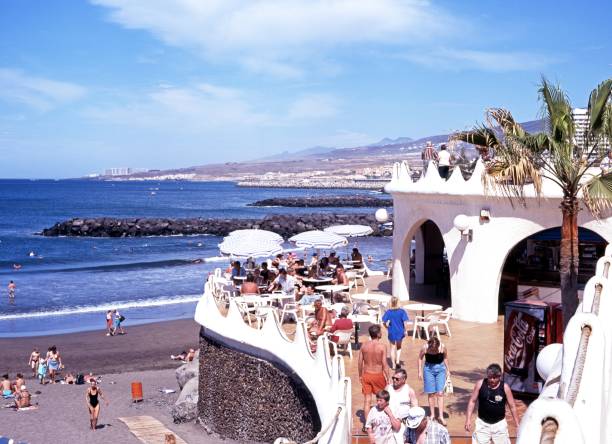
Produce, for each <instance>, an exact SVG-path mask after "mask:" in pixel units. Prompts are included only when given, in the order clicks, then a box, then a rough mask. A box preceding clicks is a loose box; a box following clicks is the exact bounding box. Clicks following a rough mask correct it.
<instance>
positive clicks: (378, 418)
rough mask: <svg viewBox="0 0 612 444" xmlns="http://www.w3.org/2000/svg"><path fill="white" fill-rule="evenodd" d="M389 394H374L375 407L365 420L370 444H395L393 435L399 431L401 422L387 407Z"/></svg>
mask: <svg viewBox="0 0 612 444" xmlns="http://www.w3.org/2000/svg"><path fill="white" fill-rule="evenodd" d="M389 399H390V396H389V392H388V391H386V390H380V391H379V392H377V393H376V405H375V406H374V407H372V408H371V409H370V411H369V413H368V418H367V419H366V425H365V429H366V432H367V433H368V438H369V439H370V443H371V444H390V443H394V442H397V441H396V440H395V436H394V433H395V432H397V431H399V429H400V427H401V425H402V424H401V422H400V420H399V419H397V418H396V417H395V416H394V415H393V412H392V411H391V407H390V406H389Z"/></svg>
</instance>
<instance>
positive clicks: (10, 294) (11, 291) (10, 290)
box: [7, 281, 17, 303]
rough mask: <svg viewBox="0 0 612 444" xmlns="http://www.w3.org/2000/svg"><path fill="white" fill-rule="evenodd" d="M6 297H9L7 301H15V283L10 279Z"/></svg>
mask: <svg viewBox="0 0 612 444" xmlns="http://www.w3.org/2000/svg"><path fill="white" fill-rule="evenodd" d="M7 289H8V297H9V302H11V303H13V302H15V290H16V289H17V285H16V284H15V282H13V281H10V282H9V284H8V286H7Z"/></svg>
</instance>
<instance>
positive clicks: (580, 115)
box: [572, 108, 610, 158]
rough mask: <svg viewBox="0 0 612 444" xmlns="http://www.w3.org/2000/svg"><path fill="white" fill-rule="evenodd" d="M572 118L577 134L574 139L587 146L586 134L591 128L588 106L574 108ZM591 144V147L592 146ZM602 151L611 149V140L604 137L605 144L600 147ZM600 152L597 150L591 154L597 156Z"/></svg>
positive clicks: (578, 143) (580, 144)
mask: <svg viewBox="0 0 612 444" xmlns="http://www.w3.org/2000/svg"><path fill="white" fill-rule="evenodd" d="M572 119H573V120H574V125H575V127H576V134H575V135H574V141H575V143H576V145H578V146H585V142H586V140H585V136H586V134H587V131H588V129H589V115H588V110H587V109H586V108H574V109H573V110H572ZM590 145H591V144H589V148H590ZM599 148H600V153H601V152H604V151H607V150H609V149H610V141H609V140H608V139H605V138H604V144H603V146H601V147H599ZM598 154H599V153H597V152H595V153H593V155H592V156H591V158H593V157H597V156H598Z"/></svg>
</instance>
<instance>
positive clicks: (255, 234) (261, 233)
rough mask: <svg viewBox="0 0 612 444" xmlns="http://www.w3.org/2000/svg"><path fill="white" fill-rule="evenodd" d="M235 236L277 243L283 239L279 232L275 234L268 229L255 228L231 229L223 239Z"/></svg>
mask: <svg viewBox="0 0 612 444" xmlns="http://www.w3.org/2000/svg"><path fill="white" fill-rule="evenodd" d="M230 237H231V238H237V239H244V240H248V241H250V240H257V241H259V240H262V241H272V242H276V243H277V244H282V243H283V242H284V239H283V238H282V236H281V235H280V234H276V233H274V232H272V231H268V230H257V229H247V230H234V231H232V232H231V233H230V234H229V235H228V236H227V237H225V239H228V238H230Z"/></svg>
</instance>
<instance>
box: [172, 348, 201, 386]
mask: <svg viewBox="0 0 612 444" xmlns="http://www.w3.org/2000/svg"><path fill="white" fill-rule="evenodd" d="M199 365H200V350H197V351H196V353H195V356H194V358H193V361H191V362H188V363H186V364H183V365H181V366H180V367H179V368H177V369H176V381H177V382H178V385H179V387H180V388H181V389H183V387H185V384H187V382H189V380H190V379H191V378H194V377H196V376H198V374H199V373H200V367H199Z"/></svg>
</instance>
